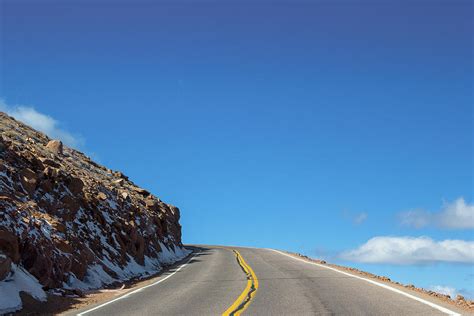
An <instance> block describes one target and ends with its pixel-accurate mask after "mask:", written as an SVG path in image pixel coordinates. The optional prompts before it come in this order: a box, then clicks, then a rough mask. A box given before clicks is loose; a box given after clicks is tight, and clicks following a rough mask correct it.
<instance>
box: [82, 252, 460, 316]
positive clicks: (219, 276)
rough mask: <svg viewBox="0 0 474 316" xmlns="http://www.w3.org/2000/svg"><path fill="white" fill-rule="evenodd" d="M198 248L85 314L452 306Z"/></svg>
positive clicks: (276, 261) (359, 311)
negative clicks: (177, 263) (157, 275)
mask: <svg viewBox="0 0 474 316" xmlns="http://www.w3.org/2000/svg"><path fill="white" fill-rule="evenodd" d="M200 249H201V250H200V252H197V253H196V254H195V255H194V257H192V258H191V259H190V260H188V261H187V263H185V264H183V265H181V266H178V267H177V268H175V269H171V270H170V271H169V272H167V273H164V274H163V275H162V276H161V277H160V278H159V279H158V281H157V282H156V284H155V285H153V286H148V287H146V288H143V289H141V290H139V291H136V292H134V293H131V294H129V295H127V296H126V297H123V298H119V299H118V300H115V301H113V302H108V303H106V305H102V306H92V307H89V308H87V309H84V310H82V311H80V312H79V313H82V315H88V316H89V315H127V316H128V315H222V314H223V313H226V315H233V314H235V315H238V314H239V313H240V312H242V314H244V315H430V316H431V315H446V314H448V313H449V312H450V310H452V309H451V308H450V310H447V309H446V310H439V309H440V308H441V309H443V307H442V306H440V305H439V304H438V303H437V305H435V306H430V305H427V304H430V302H428V301H424V302H420V301H417V300H415V299H414V297H407V296H404V295H403V294H400V293H397V292H394V291H392V290H390V289H386V288H383V287H381V286H378V285H376V284H372V283H369V282H367V281H366V280H361V279H358V278H355V277H352V276H350V275H346V274H343V273H340V272H337V271H333V270H331V269H328V268H324V267H321V266H318V265H314V264H310V263H307V262H306V261H304V260H301V259H297V258H294V257H291V256H288V255H285V254H283V253H279V252H276V251H272V250H268V249H253V248H235V247H234V248H230V247H229V248H223V247H210V246H209V247H200ZM233 250H236V251H233ZM198 251H199V250H198ZM158 282H159V283H158ZM92 308H96V309H93V310H91V309H92ZM437 308H438V309H437Z"/></svg>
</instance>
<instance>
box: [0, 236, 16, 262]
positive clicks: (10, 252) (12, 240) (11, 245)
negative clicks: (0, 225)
mask: <svg viewBox="0 0 474 316" xmlns="http://www.w3.org/2000/svg"><path fill="white" fill-rule="evenodd" d="M0 252H2V253H3V254H5V255H6V256H7V257H9V258H11V260H12V261H13V262H14V263H18V262H19V261H20V249H19V248H18V238H17V236H15V235H14V234H13V233H11V232H9V231H6V230H0Z"/></svg>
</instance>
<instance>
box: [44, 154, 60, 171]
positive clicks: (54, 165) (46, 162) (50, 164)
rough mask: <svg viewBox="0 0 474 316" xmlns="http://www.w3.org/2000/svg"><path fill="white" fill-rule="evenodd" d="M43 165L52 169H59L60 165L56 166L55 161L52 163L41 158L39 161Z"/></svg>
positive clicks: (51, 160) (47, 159)
mask: <svg viewBox="0 0 474 316" xmlns="http://www.w3.org/2000/svg"><path fill="white" fill-rule="evenodd" d="M39 160H40V161H41V162H42V163H43V164H44V165H48V166H51V167H53V168H59V167H61V165H60V164H58V163H57V162H56V161H54V160H53V159H49V158H43V157H41V158H40V159H39Z"/></svg>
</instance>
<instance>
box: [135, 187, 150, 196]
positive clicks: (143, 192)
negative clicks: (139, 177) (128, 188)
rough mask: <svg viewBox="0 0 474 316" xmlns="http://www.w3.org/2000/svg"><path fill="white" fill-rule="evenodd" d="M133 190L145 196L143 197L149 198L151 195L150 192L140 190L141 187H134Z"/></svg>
mask: <svg viewBox="0 0 474 316" xmlns="http://www.w3.org/2000/svg"><path fill="white" fill-rule="evenodd" d="M132 190H133V191H135V192H137V193H138V194H141V195H143V196H148V195H150V192H148V191H147V190H145V189H142V188H139V187H133V188H132Z"/></svg>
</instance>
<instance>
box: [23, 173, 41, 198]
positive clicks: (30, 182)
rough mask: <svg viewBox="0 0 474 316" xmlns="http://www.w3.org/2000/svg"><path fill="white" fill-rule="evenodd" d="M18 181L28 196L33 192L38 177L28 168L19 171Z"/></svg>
mask: <svg viewBox="0 0 474 316" xmlns="http://www.w3.org/2000/svg"><path fill="white" fill-rule="evenodd" d="M20 181H21V185H22V186H23V188H24V189H25V190H26V191H27V192H28V193H29V194H33V193H34V192H35V190H36V185H37V183H38V177H37V176H36V173H35V172H34V171H33V170H31V169H29V168H25V169H23V170H21V173H20Z"/></svg>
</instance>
